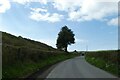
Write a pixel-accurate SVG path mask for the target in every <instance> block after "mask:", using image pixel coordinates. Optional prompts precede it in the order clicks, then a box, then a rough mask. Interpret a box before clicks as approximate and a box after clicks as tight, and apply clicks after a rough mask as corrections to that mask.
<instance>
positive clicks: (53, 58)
mask: <svg viewBox="0 0 120 80" xmlns="http://www.w3.org/2000/svg"><path fill="white" fill-rule="evenodd" d="M2 41H3V42H2V78H3V79H6V78H7V79H8V78H17V79H18V78H25V77H27V76H29V75H31V74H32V73H34V72H36V71H38V70H41V69H43V68H44V67H45V66H49V65H52V64H55V63H57V62H60V61H63V60H66V59H69V58H73V57H75V56H77V55H76V54H72V53H69V54H68V53H65V52H63V51H60V50H57V49H55V48H53V47H51V46H48V45H47V44H44V43H41V42H38V41H34V40H31V39H27V38H23V37H21V36H19V37H16V36H14V35H11V34H8V33H5V32H2Z"/></svg>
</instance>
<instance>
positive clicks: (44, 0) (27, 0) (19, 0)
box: [11, 0, 50, 5]
mask: <svg viewBox="0 0 120 80" xmlns="http://www.w3.org/2000/svg"><path fill="white" fill-rule="evenodd" d="M49 1H50V0H12V1H11V2H16V3H19V4H23V5H25V4H26V3H31V2H39V3H40V4H47V3H48V2H49Z"/></svg>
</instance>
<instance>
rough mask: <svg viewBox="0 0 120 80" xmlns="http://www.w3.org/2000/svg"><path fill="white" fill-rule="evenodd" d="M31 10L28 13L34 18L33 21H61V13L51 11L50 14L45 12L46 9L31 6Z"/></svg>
mask: <svg viewBox="0 0 120 80" xmlns="http://www.w3.org/2000/svg"><path fill="white" fill-rule="evenodd" d="M31 10H32V12H31V15H30V19H32V20H35V21H48V22H52V23H54V22H58V21H61V19H62V18H63V15H60V14H57V13H53V14H50V13H49V12H47V10H46V9H42V8H31Z"/></svg>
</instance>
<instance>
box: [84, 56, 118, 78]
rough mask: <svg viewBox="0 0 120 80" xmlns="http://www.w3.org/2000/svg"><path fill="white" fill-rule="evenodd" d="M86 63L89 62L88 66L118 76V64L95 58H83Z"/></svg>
mask: <svg viewBox="0 0 120 80" xmlns="http://www.w3.org/2000/svg"><path fill="white" fill-rule="evenodd" d="M85 59H86V61H87V62H89V63H90V64H92V65H94V66H96V67H98V68H100V69H103V70H105V71H107V72H109V73H111V74H113V75H115V76H118V64H117V62H116V63H111V62H109V61H105V60H103V59H100V58H95V57H89V56H87V57H85Z"/></svg>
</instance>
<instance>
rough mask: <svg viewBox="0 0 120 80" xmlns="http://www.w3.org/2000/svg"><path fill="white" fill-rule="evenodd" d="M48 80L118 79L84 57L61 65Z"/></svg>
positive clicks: (49, 75)
mask: <svg viewBox="0 0 120 80" xmlns="http://www.w3.org/2000/svg"><path fill="white" fill-rule="evenodd" d="M47 78H117V77H116V76H113V75H112V74H110V73H107V72H105V71H103V70H101V69H99V68H97V67H95V66H93V65H91V64H89V63H87V62H86V61H85V59H84V57H83V56H81V57H76V58H73V59H69V60H66V61H63V62H61V63H59V64H58V65H57V66H56V67H55V68H54V69H53V70H52V71H51V72H50V73H49V74H48V76H47Z"/></svg>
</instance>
